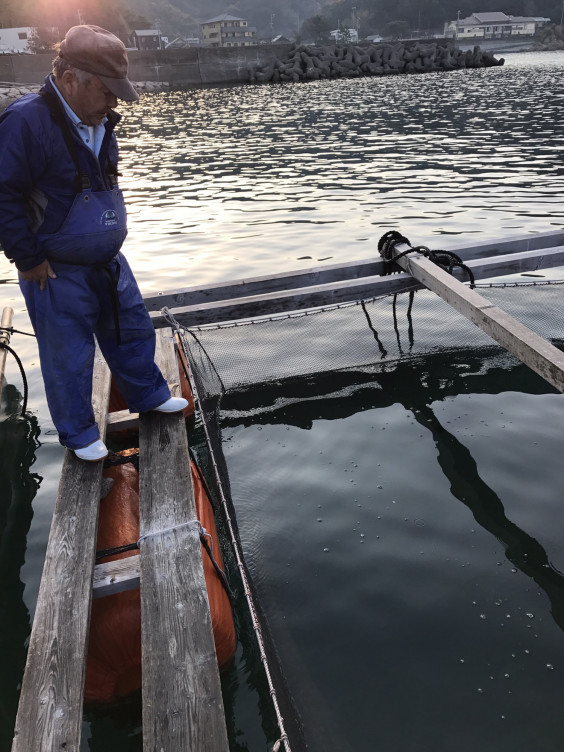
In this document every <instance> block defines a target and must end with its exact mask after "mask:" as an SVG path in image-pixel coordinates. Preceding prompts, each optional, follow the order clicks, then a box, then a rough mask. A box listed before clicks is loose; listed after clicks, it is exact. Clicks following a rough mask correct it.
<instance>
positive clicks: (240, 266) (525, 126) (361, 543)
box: [0, 53, 564, 752]
mask: <svg viewBox="0 0 564 752" xmlns="http://www.w3.org/2000/svg"><path fill="white" fill-rule="evenodd" d="M563 74H564V55H563V54H562V53H542V54H531V53H529V54H521V55H509V56H507V62H506V64H505V65H504V66H503V67H500V68H491V69H487V70H475V71H457V72H453V73H435V74H426V75H421V76H397V77H390V78H373V79H355V80H350V81H348V80H341V81H333V82H316V83H311V84H304V85H281V86H268V87H251V86H241V87H234V88H231V87H229V88H217V89H198V90H191V91H185V92H167V93H161V94H149V95H143V97H142V99H141V102H140V103H139V104H138V105H135V106H129V105H124V106H123V107H122V108H121V111H122V113H123V115H124V118H123V122H122V124H121V125H120V143H121V154H122V163H121V168H120V169H121V172H122V173H123V177H122V185H123V187H124V190H125V194H126V201H127V204H128V209H129V218H130V223H129V226H130V233H129V237H128V239H127V241H126V245H125V248H124V250H125V252H126V254H127V255H128V258H129V260H130V262H131V264H132V266H133V268H134V270H135V272H136V275H137V278H138V280H139V283H140V286H141V288H142V290H143V292H146V293H150V292H154V291H157V290H163V289H170V288H177V287H182V286H186V285H194V284H206V283H212V282H215V281H217V280H220V279H229V278H241V277H247V276H255V275H262V274H270V273H278V272H282V271H286V270H290V269H295V268H299V267H302V268H305V267H309V266H313V265H322V264H324V263H337V262H340V261H343V262H345V261H351V260H355V259H361V258H371V257H373V256H375V255H376V254H377V250H376V246H377V241H378V239H379V238H380V236H381V235H382V234H383V233H384V232H385V231H387V230H390V229H398V230H400V231H401V232H402V233H403V234H405V235H406V236H407V237H408V238H409V239H410V240H411V241H412V242H413V243H425V244H429V245H431V246H435V247H444V246H445V244H449V245H451V246H452V245H455V244H456V243H457V242H460V243H464V244H467V243H468V242H470V241H471V240H472V239H476V240H481V239H486V238H496V237H502V236H506V235H510V234H516V233H519V234H521V233H529V232H543V231H547V230H553V229H557V228H559V227H561V226H562V224H563V220H564V215H563V211H562V189H563V184H564V181H563V178H562V176H563V168H564V166H563V163H562V146H563V144H564V125H563V119H562V102H563V97H564V91H563V89H562V84H561V82H562V80H563ZM551 274H553V273H551ZM0 282H1V283H2V285H3V287H2V290H3V296H2V305H12V306H13V307H14V309H15V311H16V315H15V325H16V326H17V327H18V328H20V329H29V324H28V322H27V314H26V313H25V310H24V306H23V301H22V299H21V296H20V294H19V290H18V287H17V285H16V283H15V282H16V281H15V274H14V269H13V267H12V266H11V265H9V264H8V263H7V262H6V261H5V259H4V258H3V257H2V259H0ZM12 344H13V346H14V347H15V348H16V350H17V351H18V353H19V354H20V355H21V356H22V358H23V361H24V365H25V369H26V373H27V376H28V379H29V385H30V403H29V407H30V410H31V412H32V413H33V416H34V421H35V422H36V423H34V427H32V428H30V430H29V434H26V436H27V438H26V439H25V440H24V439H19V441H24V448H23V449H22V452H23V455H25V456H24V457H23V459H22V456H21V455H18V456H17V457H16V456H14V458H13V459H12V460H10V462H9V464H8V466H7V469H3V474H2V486H3V491H2V503H3V504H4V506H5V508H6V509H7V508H8V504H11V503H12V502H11V500H13V499H15V498H18V499H20V501H18V503H17V504H16V506H15V507H12V510H13V509H14V508H15V509H16V510H20V517H19V518H18V519H20V524H19V525H16V527H13V526H12V527H9V525H8V524H7V523H6V525H5V526H4V531H5V533H3V535H4V538H3V546H4V549H3V552H4V551H6V552H7V555H9V556H10V557H11V559H12V561H13V562H17V566H16V565H14V566H13V567H12V569H10V570H4V571H5V574H4V581H5V592H6V593H7V594H8V595H7V597H6V598H5V599H4V601H3V609H4V611H5V619H4V620H3V623H4V627H3V629H2V632H1V634H0V651H1V654H2V660H3V663H4V664H6V665H7V662H8V660H9V661H10V662H11V664H10V665H11V666H12V668H11V669H10V671H7V672H5V674H4V675H3V679H2V688H1V696H2V704H3V708H4V712H3V714H2V721H1V726H2V736H1V737H0V738H1V739H2V740H3V741H2V742H1V744H2V745H3V747H2V748H5V749H9V740H10V738H11V727H12V724H13V717H14V712H15V702H16V699H17V691H18V683H19V680H20V678H19V677H20V676H21V669H22V665H23V655H24V653H25V645H26V640H27V638H28V634H29V623H30V619H31V617H32V615H33V610H34V605H35V600H36V597H37V590H38V586H39V579H40V575H41V568H42V564H43V557H44V552H45V546H46V540H47V536H48V529H49V523H50V517H51V513H52V508H53V505H54V499H55V495H56V487H57V482H58V474H59V471H60V465H61V461H62V456H63V450H62V448H61V447H60V446H59V444H58V442H57V437H56V435H55V433H54V430H53V426H52V423H51V421H50V418H49V415H48V412H47V409H46V405H45V399H44V394H43V390H42V382H41V376H40V372H39V368H38V360H37V353H36V349H35V345H34V342H33V340H31V339H28V338H26V337H23V336H21V335H15V336H14V338H13V341H12ZM438 344H440V343H438ZM427 365H428V366H429V364H427ZM429 367H430V366H429ZM486 370H487V369H486ZM503 373H504V374H505V371H504V372H503ZM511 373H512V370H511V369H508V370H507V374H508V375H507V381H508V382H509V383H510V384H511V388H509V389H507V390H506V388H503V387H502V388H501V389H500V388H498V386H497V383H498V382H497V381H496V387H495V389H493V388H492V386H491V380H490V381H489V380H488V379H491V373H490V376H489V377H488V374H487V373H486V374H485V376H484V379H485V381H484V382H483V383H482V384H477V383H474V382H472V385H471V386H470V387H464V388H462V387H461V391H460V393H455V394H450V395H449V396H448V397H446V396H445V395H444V393H443V392H442V391H441V389H440V388H439V387H436V388H433V389H431V390H429V391H427V392H423V393H421V395H420V401H419V402H418V403H416V404H414V403H413V400H410V399H408V396H409V393H408V391H409V390H408V391H406V390H405V389H404V390H403V391H402V388H401V384H402V383H404V384H408V383H409V372H408V371H406V372H405V373H403V374H400V385H399V386H398V392H397V393H395V392H394V391H393V390H392V391H391V392H390V387H389V386H388V385H387V389H386V390H384V389H381V390H378V391H376V390H375V389H374V388H372V389H371V390H368V391H367V393H366V394H364V393H361V394H360V395H357V398H356V399H353V398H349V397H347V399H345V400H344V403H343V401H342V400H335V399H324V400H320V401H319V410H318V413H317V414H316V416H315V418H312V420H311V425H310V426H309V427H308V428H307V429H304V428H302V427H298V426H296V421H295V419H294V418H293V417H292V416H290V418H284V416H283V415H278V414H277V415H276V417H275V419H273V420H272V421H271V422H269V423H268V424H265V425H259V424H257V423H256V422H255V423H253V419H252V415H251V417H248V416H246V417H245V421H244V422H240V423H237V421H235V420H233V421H232V424H231V425H228V426H226V428H225V440H226V443H225V447H226V454H227V460H228V465H229V470H230V474H231V480H232V484H233V489H234V496H235V498H236V501H237V513H238V516H239V518H240V526H241V532H242V538H243V541H244V544H245V547H246V553H247V556H248V559H249V564H250V566H251V568H252V571H253V574H254V575H255V577H256V580H257V583H258V587H259V592H260V595H261V598H262V599H263V601H264V605H265V608H266V609H267V612H268V616H269V621H270V622H271V626H272V630H273V634H274V636H275V639H276V641H277V644H278V645H279V648H280V653H281V656H282V657H283V658H284V662H285V666H286V670H287V675H288V681H289V683H290V685H291V690H292V692H293V694H294V696H295V700H296V705H297V706H298V708H299V709H300V712H301V713H302V716H303V719H304V723H305V727H306V732H307V739H308V742H309V743H310V746H311V748H312V749H314V750H315V749H324V750H329V749H335V750H348V749H351V750H361V749H362V750H365V749H372V748H374V749H376V748H377V749H382V750H387V749H389V750H397V749H402V750H404V751H406V752H407V751H408V750H426V749H430V748H433V749H437V750H447V749H448V750H450V749H453V748H454V747H456V748H457V749H461V750H466V749H468V750H470V749H472V750H474V749H476V748H479V749H481V750H490V749H491V750H492V751H493V750H496V752H500V751H504V750H509V749H510V748H512V749H519V750H521V749H522V750H525V749H531V748H533V749H536V750H543V752H544V751H547V752H548V751H552V750H557V749H558V750H560V749H561V748H562V739H563V730H564V729H563V724H562V721H561V713H560V707H561V704H562V689H561V681H560V672H561V666H560V664H559V655H560V654H561V651H562V628H561V622H559V621H558V620H557V618H555V612H554V608H555V607H554V600H552V601H551V596H552V598H553V599H554V598H556V601H558V595H556V596H555V595H554V593H553V591H550V594H549V593H548V590H550V584H549V586H548V590H547V585H546V582H545V581H544V580H542V577H541V575H542V573H543V570H544V569H547V570H550V571H551V572H552V571H553V572H555V573H556V575H558V577H559V572H560V571H561V569H562V566H563V562H562V546H561V543H560V542H559V538H558V531H559V530H560V529H561V527H562V525H561V524H559V523H561V522H562V520H561V515H562V513H561V508H562V505H561V504H559V501H560V495H561V492H560V484H558V479H559V472H558V471H559V457H560V456H561V455H562V447H561V443H562V440H561V425H562V420H561V410H562V402H561V399H560V398H559V397H558V396H557V395H554V394H553V393H551V391H550V390H549V389H544V388H541V387H539V386H538V382H535V385H534V386H532V385H531V383H530V382H527V381H526V380H525V382H523V380H522V379H521V378H519V379H514V378H512V377H511V375H510V374H511ZM8 378H9V381H11V382H12V383H14V384H15V385H16V386H18V388H20V389H21V382H20V378H19V376H18V373H17V370H16V369H15V367H14V365H13V364H11V367H10V368H9V370H8ZM504 378H505V376H504ZM501 381H502V384H503V379H502V380H501ZM467 390H468V391H467ZM412 391H416V388H415V385H414V388H413V390H412ZM389 394H392V395H395V396H394V397H393V398H392V397H390V396H388V395H389ZM343 404H346V407H345V408H343ZM336 408H338V409H336ZM251 412H252V411H251ZM285 420H287V422H285ZM5 425H6V426H8V427H7V428H6V431H7V437H8V438H7V440H8V441H12V443H13V444H14V446H15V445H16V432H17V430H19V429H16V428H15V427H11V426H9V425H8V424H5ZM35 426H36V428H37V430H35ZM259 428H260V429H261V430H260V431H259ZM445 431H446V433H445ZM18 446H19V444H18ZM29 452H31V459H30V458H29V457H28V456H27V455H28V454H29ZM258 455H259V456H260V462H256V461H255V459H254V458H255V457H256V456H258ZM249 457H253V461H251V460H250V459H249ZM22 463H23V464H22ZM26 463H27V464H26ZM30 463H31V464H30ZM22 467H24V469H25V471H21V468H22ZM30 473H31V480H30ZM14 477H15V478H16V479H17V480H16V486H14V481H13V478H14ZM380 486H381V488H380ZM14 488H16V489H17V493H15V491H14ZM463 497H464V498H463ZM483 498H485V499H486V501H487V505H486V506H487V509H486V512H484V513H482V510H481V509H480V508H479V506H478V505H479V503H480V501H481V500H483ZM22 499H23V500H22ZM26 509H27V511H26ZM492 510H493V511H492ZM31 513H32V514H31ZM488 514H489V516H488ZM476 515H478V518H479V519H478V520H477V519H476ZM484 515H485V516H484ZM492 515H493V521H492V519H491V517H492ZM318 518H319V520H318ZM496 526H498V527H496ZM504 530H506V531H507V530H509V533H508V534H507V535H509V534H511V535H513V536H514V537H513V538H512V539H511V540H510V539H508V538H507V535H506V534H505V533H504V532H503V531H504ZM504 535H505V537H504ZM523 536H525V537H523ZM530 539H533V541H534V542H533V543H531V540H530ZM512 540H513V542H514V544H515V545H517V547H518V548H519V546H520V547H521V548H520V549H519V550H521V549H523V546H524V547H525V548H524V551H525V553H527V555H528V556H532V555H533V556H534V555H536V556H537V559H538V557H539V556H540V559H539V561H540V563H539V564H538V567H537V568H536V569H535V571H534V572H533V573H531V572H530V571H528V570H527V568H526V567H525V566H524V564H522V562H518V563H521V566H515V565H512V561H511V555H512V554H511V555H510V553H508V550H509V552H511V551H512V549H511V545H510V544H511V541H512ZM535 542H536V544H537V545H538V546H540V549H541V553H539V549H538V548H537V547H535ZM527 546H529V548H527ZM531 546H532V548H531ZM324 549H328V551H324ZM542 552H544V555H545V556H546V561H544V562H543V561H541V560H542V556H543V553H542ZM533 569H534V567H533ZM513 570H515V571H513ZM537 570H538V572H540V575H539V574H538V572H537ZM535 576H536V577H537V579H538V578H539V577H541V580H542V582H541V584H543V585H544V587H540V586H539V584H538V582H537V580H536V579H535ZM558 577H556V579H555V584H554V583H553V584H554V587H555V588H556V590H557V592H559V591H558V588H559V587H560V585H559V583H560V580H559V579H558ZM551 582H552V581H551ZM529 614H531V615H532V616H529ZM253 670H254V669H253V666H252V665H250V664H247V663H246V662H245V658H244V656H242V654H241V649H240V658H239V662H238V665H237V667H236V669H235V672H234V674H232V676H231V677H230V678H229V680H228V682H229V688H228V689H227V690H226V692H227V694H228V695H229V697H230V700H229V702H230V706H229V707H230V708H231V710H230V713H231V715H232V719H233V721H232V727H233V731H232V747H233V749H241V750H242V749H249V750H252V752H255V750H257V751H258V750H261V749H268V747H269V744H271V743H272V741H273V740H274V738H275V736H274V735H273V734H274V732H273V731H272V728H271V726H270V719H266V720H265V713H264V712H262V713H261V712H260V711H259V709H258V708H259V707H262V706H263V705H265V701H264V698H261V697H260V689H257V687H258V686H259V682H257V681H256V680H255V679H253V675H252V672H253ZM492 677H493V678H492ZM257 698H258V699H257ZM118 726H119V724H118V722H117V721H116V720H115V719H111V718H109V717H108V718H102V719H97V720H95V721H92V723H90V722H88V723H87V724H86V726H85V734H84V742H83V745H82V746H83V749H84V750H86V749H90V750H101V749H104V750H106V751H109V752H111V750H113V749H116V750H117V749H119V750H123V749H140V746H139V745H140V732H139V727H138V725H136V722H135V721H134V720H132V721H131V722H130V723H129V724H126V726H125V728H121V729H118Z"/></svg>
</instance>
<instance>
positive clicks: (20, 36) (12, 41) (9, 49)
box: [0, 26, 35, 55]
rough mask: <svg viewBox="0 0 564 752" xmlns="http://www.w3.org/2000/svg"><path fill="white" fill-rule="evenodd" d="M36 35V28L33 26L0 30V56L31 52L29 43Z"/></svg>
mask: <svg viewBox="0 0 564 752" xmlns="http://www.w3.org/2000/svg"><path fill="white" fill-rule="evenodd" d="M34 33H35V28H34V27H33V26H17V27H15V28H13V29H0V55H1V54H2V53H5V54H6V53H11V54H14V53H18V52H30V50H29V49H28V43H29V40H30V39H31V37H32V36H33V34H34Z"/></svg>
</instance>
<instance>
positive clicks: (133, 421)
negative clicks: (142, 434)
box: [106, 410, 139, 433]
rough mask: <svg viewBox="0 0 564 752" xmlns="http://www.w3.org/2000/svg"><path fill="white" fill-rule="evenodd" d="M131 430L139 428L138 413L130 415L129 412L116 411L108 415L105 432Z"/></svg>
mask: <svg viewBox="0 0 564 752" xmlns="http://www.w3.org/2000/svg"><path fill="white" fill-rule="evenodd" d="M131 428H135V429H137V428H139V413H130V412H129V410H116V412H114V413H108V423H107V429H106V430H107V432H108V433H114V432H115V431H125V430H128V429H131Z"/></svg>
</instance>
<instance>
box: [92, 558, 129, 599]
mask: <svg viewBox="0 0 564 752" xmlns="http://www.w3.org/2000/svg"><path fill="white" fill-rule="evenodd" d="M139 571H140V570H139V556H138V555H137V554H135V556H128V557H127V559H117V561H107V562H104V563H103V564H96V566H95V567H94V582H93V583H92V597H93V598H103V597H104V596H106V595H114V593H123V592H124V591H125V590H135V589H136V588H138V587H139V578H140V575H139Z"/></svg>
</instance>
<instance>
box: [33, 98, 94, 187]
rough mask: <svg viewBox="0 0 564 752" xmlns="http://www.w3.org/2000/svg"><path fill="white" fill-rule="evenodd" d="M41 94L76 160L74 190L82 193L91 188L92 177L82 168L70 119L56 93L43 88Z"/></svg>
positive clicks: (73, 158)
mask: <svg viewBox="0 0 564 752" xmlns="http://www.w3.org/2000/svg"><path fill="white" fill-rule="evenodd" d="M39 95H40V96H41V98H42V99H43V101H44V102H45V104H46V105H47V107H49V109H50V111H51V114H52V115H53V118H54V119H55V122H56V123H57V125H58V126H59V127H60V129H61V131H62V134H63V138H64V140H65V144H66V146H67V149H68V150H69V154H70V155H71V159H72V161H73V162H74V166H75V168H76V175H75V178H74V192H75V193H81V192H82V191H84V190H87V189H88V188H90V178H89V177H88V175H87V174H86V173H85V172H83V171H82V170H81V169H80V163H79V161H78V152H77V150H76V144H75V142H74V139H73V137H72V133H71V129H70V125H69V121H68V120H67V118H66V116H65V113H64V110H63V108H62V105H61V103H60V101H59V98H58V97H57V96H56V95H55V94H53V93H52V92H50V91H45V90H43V91H40V92H39Z"/></svg>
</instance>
